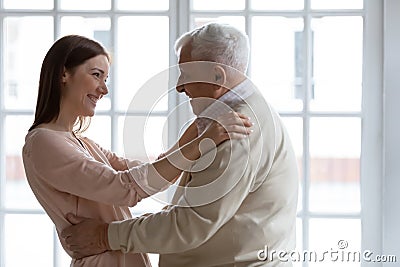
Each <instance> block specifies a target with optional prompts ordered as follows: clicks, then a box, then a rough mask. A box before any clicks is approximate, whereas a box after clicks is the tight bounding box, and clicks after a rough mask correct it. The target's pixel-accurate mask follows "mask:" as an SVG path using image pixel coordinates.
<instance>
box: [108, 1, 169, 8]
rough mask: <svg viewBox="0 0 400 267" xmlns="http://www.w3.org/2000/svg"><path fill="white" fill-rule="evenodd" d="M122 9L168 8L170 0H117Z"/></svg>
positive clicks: (118, 6)
mask: <svg viewBox="0 0 400 267" xmlns="http://www.w3.org/2000/svg"><path fill="white" fill-rule="evenodd" d="M116 1H117V3H116V5H117V8H118V9H121V10H168V8H169V1H165V0H146V1H142V0H116Z"/></svg>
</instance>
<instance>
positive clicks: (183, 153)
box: [148, 138, 201, 190]
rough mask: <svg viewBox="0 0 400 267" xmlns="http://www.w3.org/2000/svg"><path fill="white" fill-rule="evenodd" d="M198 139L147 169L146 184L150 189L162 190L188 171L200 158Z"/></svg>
mask: <svg viewBox="0 0 400 267" xmlns="http://www.w3.org/2000/svg"><path fill="white" fill-rule="evenodd" d="M199 146H200V139H199V138H195V139H194V140H193V141H191V142H188V143H187V144H185V145H184V146H182V147H180V149H176V150H175V151H172V152H171V153H169V154H167V155H166V156H165V157H163V158H161V159H159V160H157V161H155V162H154V163H153V164H151V165H150V166H149V169H148V183H149V185H150V186H151V187H153V188H156V189H159V190H162V189H164V188H165V187H166V186H168V185H169V184H170V183H171V182H174V181H175V179H176V178H177V177H178V176H179V175H180V174H181V173H182V171H184V170H189V169H190V167H191V166H192V165H193V163H194V161H195V160H197V159H198V158H200V156H201V152H200V149H199Z"/></svg>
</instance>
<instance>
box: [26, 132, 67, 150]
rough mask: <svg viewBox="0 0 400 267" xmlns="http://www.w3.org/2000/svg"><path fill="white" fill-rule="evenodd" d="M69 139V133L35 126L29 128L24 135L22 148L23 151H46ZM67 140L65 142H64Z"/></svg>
mask: <svg viewBox="0 0 400 267" xmlns="http://www.w3.org/2000/svg"><path fill="white" fill-rule="evenodd" d="M70 139H71V133H69V132H63V131H55V130H51V129H48V128H35V129H32V130H30V131H29V132H28V133H27V135H26V136H25V144H24V148H23V150H24V151H25V152H28V151H32V150H38V151H48V150H51V149H54V148H59V146H60V145H63V144H64V145H65V144H66V143H68V140H70ZM66 141H67V142H66Z"/></svg>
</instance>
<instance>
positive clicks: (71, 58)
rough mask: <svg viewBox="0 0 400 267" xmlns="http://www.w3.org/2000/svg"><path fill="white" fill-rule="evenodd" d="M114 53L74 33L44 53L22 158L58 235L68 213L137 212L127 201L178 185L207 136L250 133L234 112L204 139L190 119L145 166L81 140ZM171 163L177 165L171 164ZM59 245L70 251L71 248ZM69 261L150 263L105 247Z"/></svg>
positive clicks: (106, 215)
mask: <svg viewBox="0 0 400 267" xmlns="http://www.w3.org/2000/svg"><path fill="white" fill-rule="evenodd" d="M109 64H110V60H109V56H108V54H107V52H106V51H105V49H104V48H103V47H102V46H101V45H100V44H99V43H97V42H96V41H94V40H91V39H88V38H86V37H82V36H77V35H70V36H65V37H63V38H61V39H59V40H58V41H56V42H55V43H54V44H53V46H52V47H51V48H50V50H49V51H48V53H47V55H46V56H45V58H44V61H43V64H42V68H41V73H40V81H39V93H38V99H37V106H36V112H35V120H34V123H33V125H32V126H31V128H30V129H29V132H28V134H27V136H26V139H25V145H24V148H23V161H24V166H25V172H26V176H27V178H28V182H29V185H30V187H31V189H32V191H33V192H34V194H35V196H36V198H37V199H38V201H39V202H40V204H41V205H42V206H43V208H44V210H45V211H46V213H47V214H48V215H49V216H50V218H51V219H52V221H53V222H54V224H55V226H56V229H57V232H58V233H60V232H61V231H62V230H63V229H64V228H65V227H67V226H68V225H70V223H69V222H68V220H67V219H66V214H68V213H72V214H75V215H78V216H83V217H90V218H94V219H100V220H103V221H104V222H111V221H116V220H124V219H127V218H130V217H131V214H130V211H129V209H128V206H134V205H136V203H138V202H139V201H140V200H141V199H143V198H146V197H148V196H150V195H152V194H154V193H156V192H159V191H160V190H164V189H165V188H166V187H167V186H168V185H169V184H170V183H171V182H174V181H175V180H176V178H177V177H179V174H180V173H181V172H182V170H184V169H186V168H189V167H190V166H191V164H192V162H193V161H195V160H196V159H198V158H199V157H200V156H201V153H200V149H199V145H200V142H201V141H202V140H204V139H205V138H208V139H212V140H213V141H214V142H215V143H216V144H217V145H218V144H220V143H222V142H223V141H225V140H227V139H229V138H241V137H243V136H245V135H247V134H248V133H249V132H250V130H249V128H248V127H250V126H251V123H250V122H249V120H248V118H246V117H245V116H243V115H241V114H236V113H231V114H227V115H226V116H224V118H221V119H222V120H223V123H222V124H224V126H225V127H223V126H222V125H221V124H219V123H213V124H212V125H211V126H210V127H209V128H208V130H206V131H205V132H204V133H203V134H202V135H201V136H197V128H196V125H195V124H192V125H191V126H190V127H189V128H188V130H186V132H185V133H184V134H183V136H182V137H181V138H180V140H179V141H178V143H177V144H178V145H177V146H175V147H174V148H171V149H170V150H169V151H168V152H166V153H165V154H166V155H167V157H164V158H161V159H159V160H157V161H155V162H153V163H142V162H139V161H136V160H128V159H124V158H121V157H118V156H116V155H115V154H114V153H112V152H110V151H108V150H106V149H104V148H102V147H100V146H99V145H98V144H96V143H95V142H93V141H92V140H90V139H88V138H85V137H82V135H81V133H82V132H83V131H84V130H85V129H87V127H88V119H89V118H90V117H91V116H93V115H94V112H95V108H96V104H97V102H98V101H99V100H100V99H101V98H102V97H103V96H104V95H106V94H107V93H108V89H107V86H106V79H107V77H108V72H109ZM171 162H172V163H171ZM60 242H61V244H62V245H63V247H64V249H65V250H66V252H67V253H68V254H69V255H72V252H71V251H70V250H69V249H68V247H67V246H66V245H65V243H64V241H63V239H62V238H60ZM71 266H74V267H78V266H98V267H101V266H120V267H123V266H150V263H149V260H148V258H147V256H146V255H145V254H123V253H121V252H119V251H107V252H104V253H101V254H98V255H94V256H90V257H87V258H83V259H80V260H73V261H72V264H71Z"/></svg>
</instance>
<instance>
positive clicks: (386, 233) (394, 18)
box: [383, 0, 400, 266]
mask: <svg viewBox="0 0 400 267" xmlns="http://www.w3.org/2000/svg"><path fill="white" fill-rule="evenodd" d="M384 3H385V6H384V12H385V13H384V110H383V111H384V121H383V123H384V180H383V253H384V254H394V255H397V261H398V262H399V261H400V242H399V241H400V1H399V0H385V2H384ZM387 265H388V266H389V265H390V264H387ZM391 266H393V264H392V265H391Z"/></svg>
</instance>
